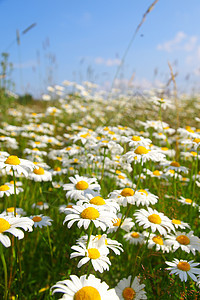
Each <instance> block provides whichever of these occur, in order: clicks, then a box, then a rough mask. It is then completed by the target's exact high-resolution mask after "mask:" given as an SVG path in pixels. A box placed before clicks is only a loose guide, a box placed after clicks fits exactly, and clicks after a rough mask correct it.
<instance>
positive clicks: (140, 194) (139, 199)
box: [135, 189, 158, 206]
mask: <svg viewBox="0 0 200 300" xmlns="http://www.w3.org/2000/svg"><path fill="white" fill-rule="evenodd" d="M157 202H158V196H156V195H154V194H152V193H150V192H149V191H148V190H143V189H140V190H137V191H136V192H135V204H136V205H137V206H139V205H141V204H142V205H146V206H149V205H150V204H152V205H153V204H155V203H157Z"/></svg>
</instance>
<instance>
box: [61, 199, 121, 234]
mask: <svg viewBox="0 0 200 300" xmlns="http://www.w3.org/2000/svg"><path fill="white" fill-rule="evenodd" d="M66 211H69V212H71V213H70V214H68V215H67V216H66V217H65V220H64V222H63V224H64V223H65V222H68V221H69V223H68V224H67V227H68V228H70V227H71V226H72V225H73V224H74V222H78V224H77V226H78V227H79V228H80V227H82V226H83V227H84V229H85V230H86V229H88V227H89V225H90V223H91V222H93V223H94V225H95V227H96V228H98V227H100V228H101V229H102V230H103V231H105V230H106V227H110V226H112V220H114V219H115V218H116V215H115V214H113V213H111V212H109V211H107V210H104V209H102V207H97V206H94V205H92V204H83V205H74V206H73V207H72V208H66Z"/></svg>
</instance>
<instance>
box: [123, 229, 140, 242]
mask: <svg viewBox="0 0 200 300" xmlns="http://www.w3.org/2000/svg"><path fill="white" fill-rule="evenodd" d="M124 239H125V240H126V241H128V242H129V243H130V244H134V245H137V244H143V243H144V239H145V236H144V235H143V234H142V233H140V232H136V231H131V232H128V233H126V234H125V235H124Z"/></svg>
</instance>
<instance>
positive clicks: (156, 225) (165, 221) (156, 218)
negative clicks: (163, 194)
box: [134, 207, 174, 235]
mask: <svg viewBox="0 0 200 300" xmlns="http://www.w3.org/2000/svg"><path fill="white" fill-rule="evenodd" d="M134 216H135V218H136V222H137V223H138V225H139V226H143V227H144V229H146V228H149V227H150V228H151V230H152V232H155V231H159V233H160V234H161V235H166V234H167V233H168V232H170V231H171V230H173V231H174V226H173V224H172V223H171V221H170V219H169V218H168V217H167V216H165V215H164V214H163V213H160V212H158V211H157V210H155V209H152V208H150V207H148V208H147V210H145V209H143V208H142V209H140V210H138V211H136V212H135V213H134Z"/></svg>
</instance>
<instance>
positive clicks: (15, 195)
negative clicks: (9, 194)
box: [12, 170, 17, 217]
mask: <svg viewBox="0 0 200 300" xmlns="http://www.w3.org/2000/svg"><path fill="white" fill-rule="evenodd" d="M12 171H13V181H14V216H15V217H16V207H17V193H16V178H15V171H14V170H12Z"/></svg>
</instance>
